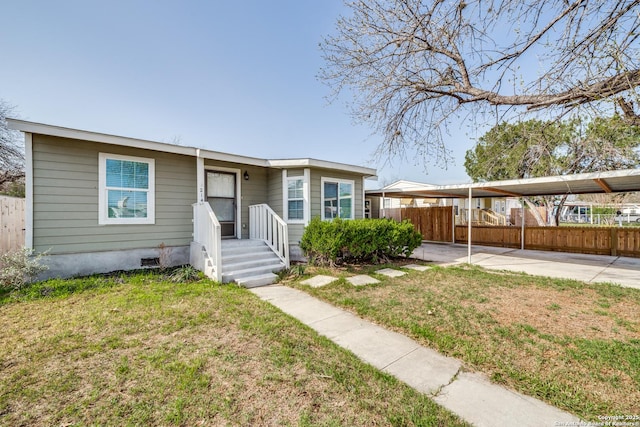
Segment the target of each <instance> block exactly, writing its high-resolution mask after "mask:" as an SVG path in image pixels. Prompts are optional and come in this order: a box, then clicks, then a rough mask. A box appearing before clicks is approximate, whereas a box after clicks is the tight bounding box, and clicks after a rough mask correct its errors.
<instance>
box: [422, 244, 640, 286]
mask: <svg viewBox="0 0 640 427" xmlns="http://www.w3.org/2000/svg"><path fill="white" fill-rule="evenodd" d="M413 258H417V259H421V260H425V261H431V262H433V263H436V264H442V265H450V264H461V263H466V262H467V245H463V244H451V243H423V244H422V246H420V247H419V248H417V249H416V250H415V251H414V252H413ZM471 263H472V264H475V265H479V266H482V267H484V268H490V269H496V270H509V271H515V272H523V273H527V274H532V275H535V276H548V277H559V278H567V279H575V280H580V281H583V282H587V283H605V282H606V283H615V284H618V285H620V286H624V287H628V288H636V289H640V258H626V257H615V256H606V255H585V254H573V253H567V252H549V251H531V250H520V249H510V248H495V247H490V246H471Z"/></svg>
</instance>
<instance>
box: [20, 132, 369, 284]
mask: <svg viewBox="0 0 640 427" xmlns="http://www.w3.org/2000/svg"><path fill="white" fill-rule="evenodd" d="M8 123H9V126H10V127H11V128H13V129H16V130H19V131H22V132H23V133H24V134H25V147H26V159H27V162H26V201H27V206H26V214H25V216H26V235H25V245H26V246H27V247H28V248H33V249H34V250H35V251H37V252H45V251H48V253H49V256H48V257H47V263H48V264H49V267H50V269H49V271H48V273H47V276H48V277H53V276H55V277H69V276H74V275H84V274H91V273H102V272H109V271H114V270H130V269H135V268H140V267H141V266H153V265H161V266H175V265H182V264H187V263H191V264H192V265H194V266H195V267H197V268H199V269H201V270H202V271H205V273H206V274H207V275H209V276H210V277H213V278H214V279H217V280H221V281H230V280H236V281H238V282H241V281H242V280H244V279H246V278H247V277H250V278H252V279H251V280H254V279H255V280H254V281H253V282H251V281H249V282H248V283H246V285H247V286H251V285H257V284H263V283H265V282H269V280H272V279H273V275H272V274H271V272H273V271H275V270H278V269H281V268H285V267H288V265H289V260H290V257H294V258H296V257H299V256H300V253H299V249H298V248H297V245H298V243H299V241H300V238H301V236H302V233H303V230H304V227H305V225H306V224H307V223H308V222H309V220H310V219H311V218H312V217H315V216H319V217H321V218H323V219H331V218H335V217H341V218H351V219H353V218H362V217H364V209H365V207H364V187H365V185H364V181H365V179H367V178H373V177H375V174H376V171H375V170H374V169H371V168H366V167H360V166H354V165H348V164H342V163H336V162H328V161H322V160H315V159H286V160H267V159H260V158H253V157H246V156H240V155H234V154H227V153H221V152H216V151H210V150H204V149H198V148H193V147H185V146H180V145H172V144H166V143H160V142H152V141H146V140H140V139H133V138H126V137H121V136H114V135H107V134H102V133H96V132H89V131H83V130H77V129H69V128H63V127H58V126H51V125H46V124H40V123H33V122H27V121H23V120H15V119H8ZM245 244H246V245H253V246H255V245H256V244H257V245H258V246H260V247H259V248H256V247H250V246H245ZM265 246H266V247H268V248H269V250H266V252H268V254H265V253H263V252H265ZM290 250H291V252H290ZM290 253H291V255H290ZM268 255H270V256H271V258H269V257H268ZM259 264H263V265H262V266H260V265H259ZM263 270H267V271H263ZM260 277H261V278H260ZM247 280H249V279H247Z"/></svg>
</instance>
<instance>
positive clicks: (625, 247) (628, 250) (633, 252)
mask: <svg viewBox="0 0 640 427" xmlns="http://www.w3.org/2000/svg"><path fill="white" fill-rule="evenodd" d="M385 215H386V216H387V217H388V218H393V219H395V220H397V221H401V220H404V219H408V220H410V221H411V222H412V223H413V225H414V226H415V228H416V230H418V231H419V232H420V234H422V238H423V240H430V241H437V242H451V241H452V239H453V230H452V229H451V227H452V226H453V225H452V224H453V215H452V211H451V207H450V206H447V207H435V208H399V209H385ZM467 239H468V228H467V226H466V225H465V226H460V225H457V226H456V227H455V242H456V243H467V241H468V240H467ZM521 239H522V228H521V227H520V226H518V227H515V226H476V225H474V226H473V227H472V230H471V243H472V244H474V245H485V246H500V247H505V248H514V249H520V248H521V247H522V246H521ZM524 249H534V250H543V251H557V252H575V253H584V254H597V255H614V256H627V257H636V258H640V227H529V226H525V229H524Z"/></svg>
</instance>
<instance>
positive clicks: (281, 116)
mask: <svg viewBox="0 0 640 427" xmlns="http://www.w3.org/2000/svg"><path fill="white" fill-rule="evenodd" d="M1 10H2V15H3V19H2V21H3V24H2V25H1V26H0V46H2V57H3V61H2V62H3V65H2V67H0V98H1V99H3V100H5V101H6V102H8V103H9V104H11V105H14V106H15V107H16V108H15V112H16V113H17V116H19V117H20V118H22V119H25V120H31V121H35V122H41V123H47V124H53V125H58V126H65V127H71V128H78V129H84V130H90V131H96V132H103V133H110V134H115V135H123V136H129V137H135V138H142V139H149V140H154V141H163V142H175V141H179V143H181V144H183V145H188V146H196V147H202V148H207V149H211V150H218V151H224V152H230V153H234V154H242V155H248V156H255V157H262V158H272V159H277V158H300V157H311V158H317V159H323V160H331V161H338V162H345V163H352V164H357V165H363V166H369V167H376V168H377V169H378V175H379V177H380V179H379V181H378V182H377V183H376V182H373V183H370V184H369V187H370V188H374V187H378V186H381V185H383V184H388V183H390V182H392V181H394V180H397V179H409V180H413V181H420V182H428V183H435V184H454V183H462V182H468V181H469V178H468V177H467V175H466V173H465V172H464V166H463V163H464V152H465V151H466V150H467V149H469V148H472V147H473V144H474V141H473V140H472V139H471V137H470V136H467V135H466V133H465V130H466V129H465V126H464V124H459V125H456V126H452V128H453V129H460V130H459V134H455V135H451V136H450V137H447V138H446V141H445V142H446V143H447V145H448V147H449V148H450V149H452V150H453V154H454V157H455V164H453V165H449V166H448V169H446V170H444V169H441V168H439V167H436V166H433V165H427V171H426V172H425V168H424V166H423V165H422V163H421V162H414V161H412V160H411V159H406V160H404V161H400V160H397V159H395V160H392V161H391V163H386V164H385V163H383V162H382V161H383V160H384V159H376V158H374V157H373V153H374V151H375V149H376V147H377V146H378V144H379V142H380V140H381V138H380V137H379V136H377V135H373V134H372V129H371V128H368V127H367V126H364V125H355V124H354V123H353V122H352V119H351V117H350V115H349V109H348V107H347V105H346V103H347V102H348V101H349V100H350V98H349V97H348V96H347V95H348V94H346V95H345V96H342V97H341V98H339V99H338V100H336V101H334V102H333V103H332V104H329V103H328V102H327V100H326V96H327V95H329V94H330V89H329V88H328V87H327V86H325V85H323V84H322V83H320V82H319V81H318V80H317V79H316V75H317V74H318V72H319V69H320V68H321V67H322V66H323V61H322V58H321V55H320V50H319V48H318V44H319V42H320V41H321V39H322V37H323V36H325V35H327V34H329V33H331V32H332V31H333V28H334V25H335V21H336V18H337V17H338V16H339V15H340V14H341V13H345V12H346V10H345V7H344V6H343V4H342V0H321V1H320V0H272V1H264V0H246V1H217V0H211V1H204V0H200V1H188V0H185V1H177V0H176V1H168V0H126V1H125V0H110V1H91V0H75V1H71V0H60V1H49V0H42V1H33V0H20V1H5V2H4V4H3V5H2V9H1ZM471 136H474V135H471Z"/></svg>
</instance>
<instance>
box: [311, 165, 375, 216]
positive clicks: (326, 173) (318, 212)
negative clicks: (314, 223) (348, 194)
mask: <svg viewBox="0 0 640 427" xmlns="http://www.w3.org/2000/svg"><path fill="white" fill-rule="evenodd" d="M322 178H335V179H347V180H352V181H353V184H354V192H355V194H354V195H353V196H354V203H353V205H354V206H353V207H354V218H355V219H359V218H362V217H363V214H362V212H363V206H364V202H363V200H362V175H357V174H352V173H348V172H340V171H334V170H323V169H311V217H312V218H313V217H316V216H319V217H321V216H322V190H321V188H320V187H321V185H322Z"/></svg>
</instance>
